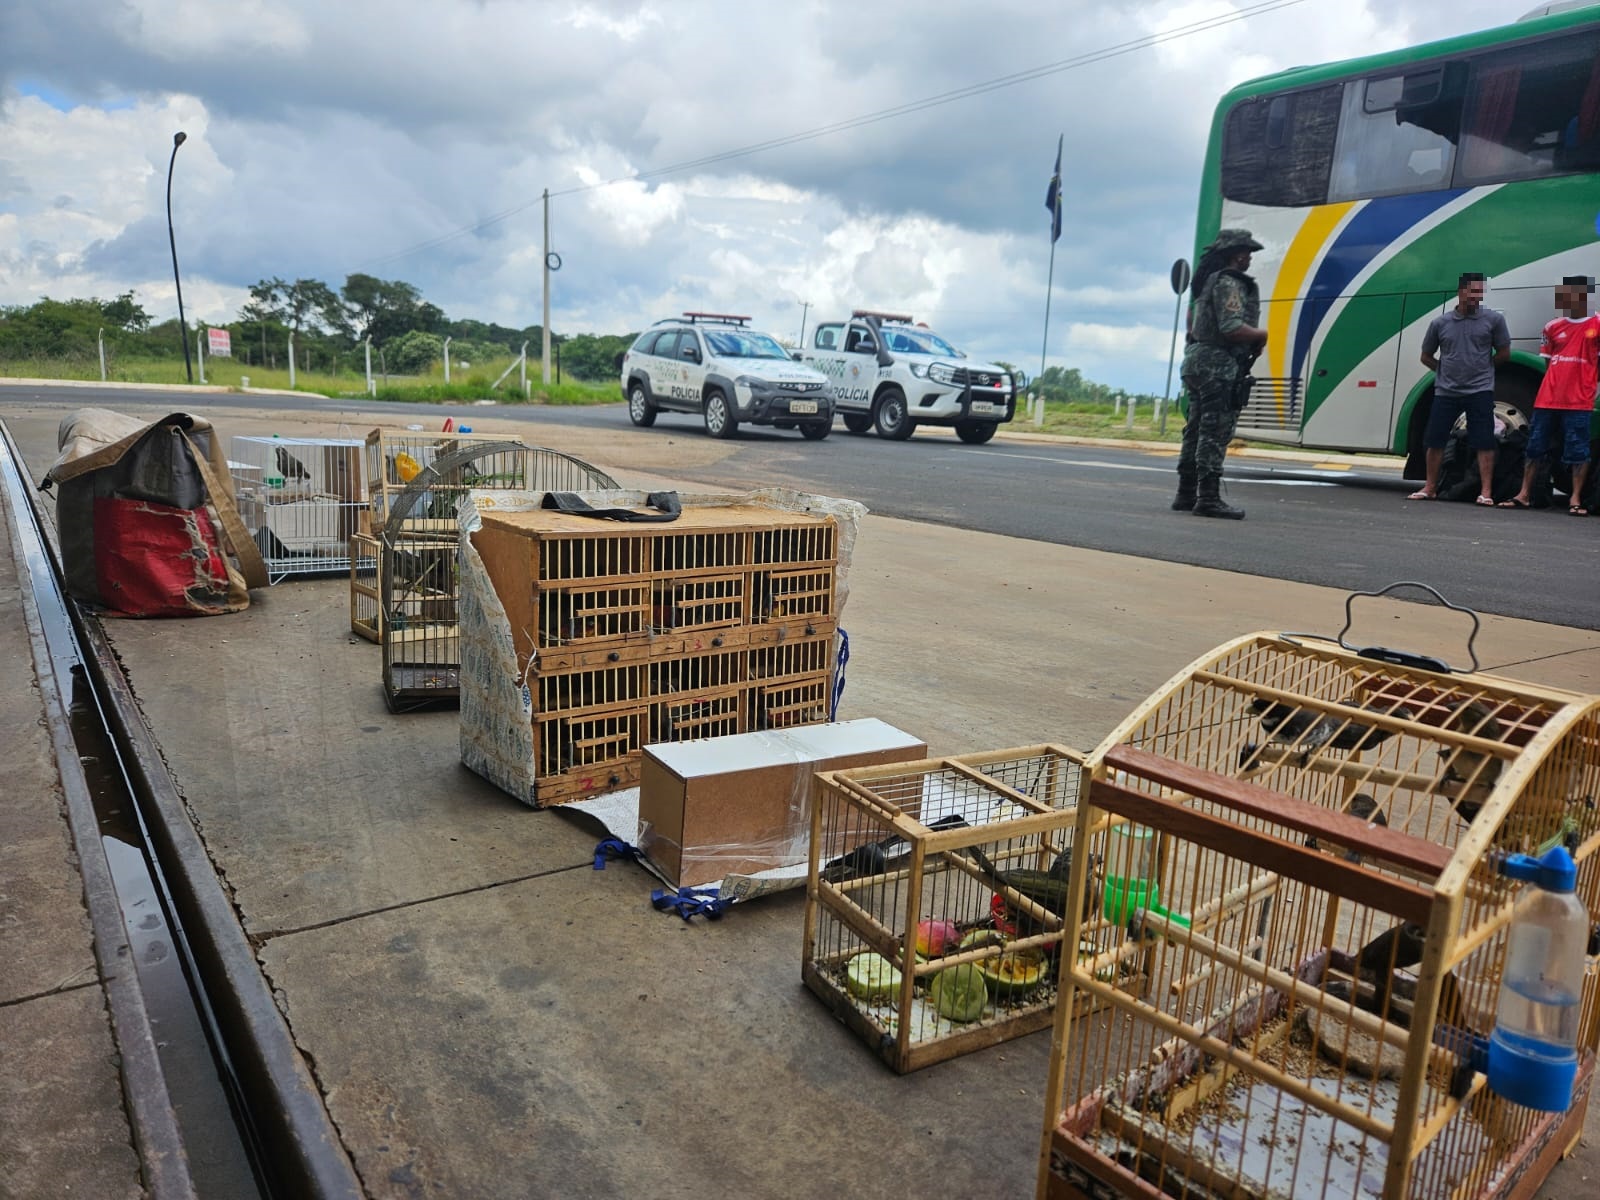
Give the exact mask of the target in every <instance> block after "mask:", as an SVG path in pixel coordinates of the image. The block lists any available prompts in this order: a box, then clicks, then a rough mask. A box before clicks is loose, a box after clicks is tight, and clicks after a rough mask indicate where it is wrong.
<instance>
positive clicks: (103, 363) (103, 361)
mask: <svg viewBox="0 0 1600 1200" xmlns="http://www.w3.org/2000/svg"><path fill="white" fill-rule="evenodd" d="M99 341H100V382H101V383H104V382H105V381H106V331H105V330H104V329H102V330H101V331H100V338H99Z"/></svg>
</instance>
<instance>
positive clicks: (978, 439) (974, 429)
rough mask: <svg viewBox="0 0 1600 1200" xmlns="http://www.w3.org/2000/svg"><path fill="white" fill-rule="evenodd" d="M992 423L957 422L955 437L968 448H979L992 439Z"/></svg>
mask: <svg viewBox="0 0 1600 1200" xmlns="http://www.w3.org/2000/svg"><path fill="white" fill-rule="evenodd" d="M996 428H997V426H996V425H995V423H994V422H993V421H957V422H956V436H957V437H958V438H960V439H961V440H962V441H963V442H965V443H966V444H967V445H969V446H981V445H983V444H984V443H985V442H987V441H988V440H989V439H990V438H992V437H994V431H995V429H996Z"/></svg>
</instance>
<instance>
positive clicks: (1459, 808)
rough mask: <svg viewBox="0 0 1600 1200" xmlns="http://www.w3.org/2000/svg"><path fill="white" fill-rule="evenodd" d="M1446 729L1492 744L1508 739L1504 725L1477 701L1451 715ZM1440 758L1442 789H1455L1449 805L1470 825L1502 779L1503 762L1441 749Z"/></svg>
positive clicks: (1488, 757) (1462, 706) (1464, 705)
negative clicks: (1488, 741)
mask: <svg viewBox="0 0 1600 1200" xmlns="http://www.w3.org/2000/svg"><path fill="white" fill-rule="evenodd" d="M1445 727H1446V728H1447V729H1454V730H1457V731H1458V732H1460V733H1469V734H1472V735H1473V736H1474V737H1481V738H1489V739H1490V740H1491V741H1499V740H1501V739H1502V738H1504V737H1505V728H1504V726H1502V725H1501V724H1500V722H1499V721H1497V720H1496V719H1495V717H1494V714H1493V713H1491V712H1490V711H1489V710H1488V709H1487V708H1486V707H1484V705H1482V704H1480V703H1479V702H1478V701H1476V700H1468V701H1467V702H1466V703H1465V704H1463V705H1461V706H1460V707H1459V708H1457V709H1456V710H1455V711H1454V712H1453V713H1451V714H1450V716H1449V718H1448V719H1447V720H1446V722H1445ZM1438 755H1439V762H1440V764H1441V765H1442V766H1443V768H1444V771H1443V773H1442V774H1441V775H1440V776H1439V783H1440V785H1441V789H1443V788H1452V789H1454V791H1455V794H1454V795H1452V796H1450V803H1451V804H1452V805H1454V806H1455V810H1456V815H1457V816H1458V817H1460V818H1461V819H1462V820H1463V821H1466V822H1467V823H1468V824H1471V823H1472V822H1473V821H1474V820H1475V819H1477V816H1478V813H1479V812H1480V811H1481V810H1482V808H1483V802H1484V801H1485V800H1487V799H1488V798H1489V792H1490V790H1491V789H1492V788H1493V787H1494V785H1495V781H1496V780H1498V779H1499V778H1500V767H1501V760H1500V759H1498V758H1495V757H1493V756H1492V755H1488V754H1480V753H1479V752H1478V751H1476V750H1465V749H1453V750H1440V751H1438Z"/></svg>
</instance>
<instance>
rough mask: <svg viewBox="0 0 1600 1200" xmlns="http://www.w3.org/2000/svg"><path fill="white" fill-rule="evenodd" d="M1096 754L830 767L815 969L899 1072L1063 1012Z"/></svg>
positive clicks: (819, 989)
mask: <svg viewBox="0 0 1600 1200" xmlns="http://www.w3.org/2000/svg"><path fill="white" fill-rule="evenodd" d="M1082 761H1083V755H1082V754H1081V753H1080V752H1079V751H1076V750H1070V749H1067V748H1065V747H1061V746H1049V745H1046V746H1032V747H1024V748H1020V749H1013V750H996V751H991V752H988V753H984V754H975V755H964V756H961V757H958V758H942V759H930V760H927V761H925V762H918V763H896V764H892V765H888V766H881V767H860V768H856V769H853V770H846V771H835V772H830V773H824V774H821V775H819V776H818V777H817V780H816V784H815V790H814V793H813V802H812V811H811V859H810V869H809V873H808V878H807V887H806V915H805V952H804V959H803V960H802V972H801V973H802V978H803V979H804V981H805V984H806V986H807V987H808V988H810V989H811V991H812V992H814V993H815V994H816V995H817V996H818V997H819V998H820V999H821V1000H822V1001H823V1002H824V1003H826V1004H827V1005H828V1007H829V1008H830V1009H832V1010H833V1012H834V1015H835V1016H837V1017H838V1018H839V1019H840V1020H841V1021H843V1022H844V1023H845V1025H847V1026H848V1027H849V1028H851V1029H853V1030H854V1031H855V1032H856V1033H857V1034H859V1035H860V1036H861V1037H862V1038H863V1039H864V1040H865V1041H866V1042H867V1044H868V1045H870V1046H871V1047H873V1049H874V1050H876V1051H877V1053H878V1055H879V1057H881V1058H882V1059H883V1060H884V1062H886V1063H887V1064H888V1065H889V1066H890V1067H892V1068H893V1069H894V1070H896V1071H901V1072H905V1071H914V1070H917V1069H918V1068H921V1067H924V1066H928V1065H930V1064H932V1063H936V1062H942V1061H943V1060H945V1059H947V1058H950V1057H953V1056H954V1055H957V1054H963V1053H966V1052H968V1051H971V1050H976V1049H980V1048H982V1047H984V1046H991V1045H994V1044H995V1043H997V1042H1001V1041H1005V1040H1006V1039H1008V1038H1013V1037H1018V1036H1020V1035H1022V1034H1025V1033H1031V1032H1033V1031H1035V1030H1038V1029H1043V1028H1045V1027H1046V1026H1048V1025H1049V1024H1050V1021H1051V1016H1052V1014H1053V1013H1054V1011H1055V1002H1056V997H1057V987H1058V983H1059V972H1060V967H1061V959H1062V946H1063V944H1064V940H1065V938H1066V936H1067V935H1066V927H1067V921H1066V919H1065V917H1064V913H1063V909H1064V905H1065V902H1066V888H1067V876H1066V873H1065V868H1066V867H1067V866H1069V865H1070V864H1071V862H1072V852H1071V826H1072V819H1073V813H1074V811H1075V809H1076V805H1077V802H1078V781H1079V770H1080V766H1081V764H1082Z"/></svg>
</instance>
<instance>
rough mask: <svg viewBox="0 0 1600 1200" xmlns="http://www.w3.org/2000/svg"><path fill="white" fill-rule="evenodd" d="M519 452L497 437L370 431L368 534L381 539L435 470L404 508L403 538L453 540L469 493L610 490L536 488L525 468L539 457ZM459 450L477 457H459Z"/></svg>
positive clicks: (573, 484) (568, 484)
mask: <svg viewBox="0 0 1600 1200" xmlns="http://www.w3.org/2000/svg"><path fill="white" fill-rule="evenodd" d="M486 447H493V449H485V448H486ZM521 448H522V444H521V442H520V440H519V439H516V438H507V437H505V436H504V435H501V434H485V433H427V432H423V431H421V430H415V429H409V430H408V429H374V430H373V431H372V432H371V433H369V434H367V442H366V480H367V496H368V499H369V501H370V503H371V507H372V516H371V522H372V531H373V533H375V534H378V535H380V536H381V534H382V532H383V530H384V528H385V527H386V526H387V525H388V524H389V523H390V517H391V516H392V515H393V513H394V510H395V505H396V502H397V501H398V500H399V498H400V496H401V495H402V494H403V493H404V492H405V491H406V490H407V489H408V487H409V486H410V485H411V483H412V482H413V481H414V480H416V479H417V478H418V477H419V476H420V475H421V474H422V472H423V471H424V470H427V469H428V468H430V467H436V464H438V466H437V468H436V469H435V470H434V471H433V472H432V473H431V474H430V475H429V477H428V487H427V488H426V489H424V490H422V492H421V494H420V495H416V496H413V497H412V499H411V500H410V501H409V503H408V507H407V511H406V519H405V522H404V524H403V526H401V528H402V529H403V530H404V531H405V532H406V533H407V534H412V535H416V536H431V537H436V538H453V537H455V536H456V506H457V505H458V504H459V503H460V501H461V497H462V496H464V495H466V493H467V492H469V491H472V490H474V489H476V490H480V491H535V492H537V491H544V490H547V489H549V490H563V491H564V490H568V489H573V488H581V487H607V486H610V485H609V484H596V483H585V482H582V481H581V480H580V479H578V478H576V477H574V478H571V479H568V480H566V481H562V482H541V480H540V477H539V475H538V473H534V474H529V467H530V466H532V465H533V464H534V463H536V462H537V461H538V460H537V454H538V453H539V452H538V451H536V452H535V457H534V458H532V459H530V458H528V457H526V456H524V455H522V454H521V453H519V451H520V450H521ZM463 450H471V451H476V452H477V453H472V454H467V455H462V454H461V453H460V452H461V451H463ZM544 453H554V451H545V452H544ZM446 456H449V462H450V465H449V466H443V465H442V464H443V461H444V460H445V459H446ZM574 461H576V460H574ZM397 532H398V530H397Z"/></svg>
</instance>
